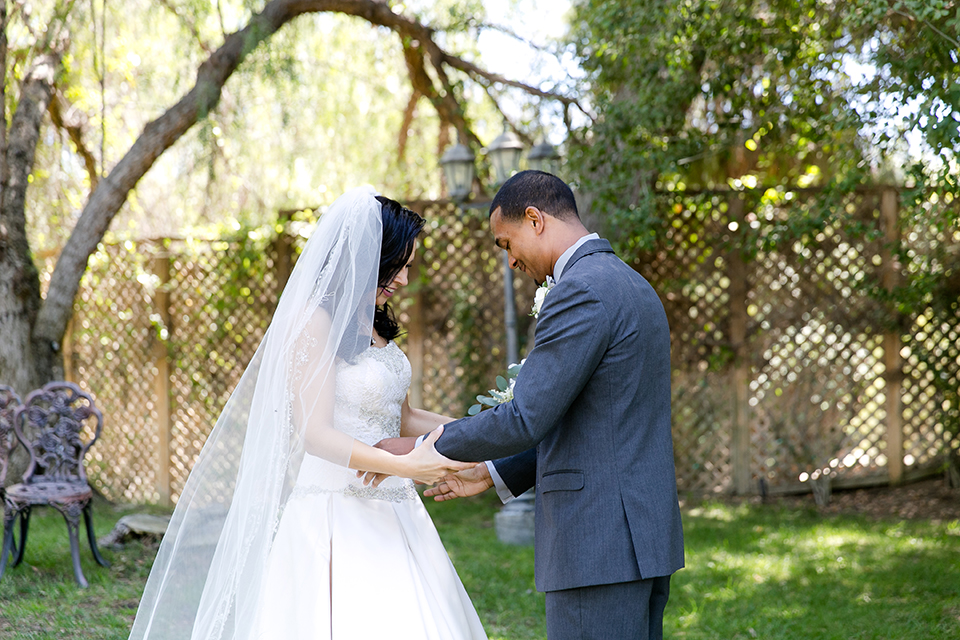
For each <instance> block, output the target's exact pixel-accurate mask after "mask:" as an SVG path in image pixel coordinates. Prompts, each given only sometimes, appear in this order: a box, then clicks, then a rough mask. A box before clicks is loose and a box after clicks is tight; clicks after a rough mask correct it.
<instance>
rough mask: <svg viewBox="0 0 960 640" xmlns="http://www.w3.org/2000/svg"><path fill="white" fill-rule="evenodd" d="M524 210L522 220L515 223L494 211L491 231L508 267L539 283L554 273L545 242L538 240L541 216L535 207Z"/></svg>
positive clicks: (541, 226)
mask: <svg viewBox="0 0 960 640" xmlns="http://www.w3.org/2000/svg"><path fill="white" fill-rule="evenodd" d="M527 210H528V213H527V214H526V215H524V217H523V218H521V219H520V220H517V221H514V220H506V219H504V218H503V216H502V215H501V211H500V209H499V208H497V209H496V210H495V211H494V212H493V213H492V214H491V215H490V230H491V231H493V240H494V242H495V243H496V244H497V246H498V247H500V248H501V249H504V250H506V252H507V257H508V258H509V264H510V268H511V269H520V271H522V272H524V273H525V274H527V275H528V276H530V277H531V278H533V279H534V281H536V282H537V284H540V283H542V282H543V281H544V280H546V278H547V276H548V275H550V274H551V272H552V271H553V264H551V263H550V258H549V255H548V252H547V250H546V249H547V247H546V243H544V242H541V241H540V240H541V237H540V232H541V231H542V230H543V224H542V217H541V216H542V215H543V214H541V213H540V212H539V211H537V210H536V209H535V208H534V207H528V208H527ZM531 210H533V211H531Z"/></svg>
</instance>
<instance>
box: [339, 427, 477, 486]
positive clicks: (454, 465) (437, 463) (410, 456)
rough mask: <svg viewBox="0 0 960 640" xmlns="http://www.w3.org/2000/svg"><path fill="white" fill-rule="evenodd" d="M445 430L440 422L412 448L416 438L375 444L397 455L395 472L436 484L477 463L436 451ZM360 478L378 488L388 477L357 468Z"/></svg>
mask: <svg viewBox="0 0 960 640" xmlns="http://www.w3.org/2000/svg"><path fill="white" fill-rule="evenodd" d="M442 433H443V426H442V425H441V426H439V427H437V428H436V429H434V430H433V431H431V432H430V433H429V434H427V437H426V438H424V440H423V443H422V444H421V446H419V447H417V448H415V449H414V448H413V447H414V444H415V442H416V439H415V438H388V439H386V440H382V441H381V442H379V443H378V444H377V445H375V446H376V447H377V448H378V449H383V450H385V451H388V452H390V453H393V454H394V455H397V456H398V460H397V462H398V465H397V473H395V474H394V475H398V476H401V477H405V478H411V479H412V480H414V481H415V482H418V483H420V484H434V483H436V482H439V481H440V480H442V479H443V478H444V477H446V476H448V475H450V474H454V473H457V472H458V471H463V470H465V469H469V468H471V467H473V466H474V463H473V462H458V461H456V460H451V459H449V458H447V457H445V456H443V455H441V454H440V453H438V452H437V449H436V448H435V447H434V443H435V442H436V441H437V439H438V438H439V437H440V434H442ZM357 477H362V478H363V483H364V484H365V485H367V484H373V486H375V487H376V486H379V485H380V483H381V482H383V480H384V479H386V478H387V477H388V476H387V474H382V473H372V472H368V473H363V472H362V471H358V472H357Z"/></svg>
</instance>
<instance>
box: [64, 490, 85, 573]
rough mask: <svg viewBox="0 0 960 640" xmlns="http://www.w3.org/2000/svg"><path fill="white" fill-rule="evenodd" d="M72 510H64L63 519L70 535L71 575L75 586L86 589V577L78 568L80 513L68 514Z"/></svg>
mask: <svg viewBox="0 0 960 640" xmlns="http://www.w3.org/2000/svg"><path fill="white" fill-rule="evenodd" d="M68 511H73V509H70V508H68V509H65V510H64V511H63V517H64V519H66V521H67V533H69V535H70V556H71V557H72V558H73V575H74V577H75V578H76V579H77V584H79V585H80V586H81V587H83V588H86V587H88V586H90V583H88V582H87V579H86V577H84V575H83V569H81V568H80V513H79V512H77V513H76V514H72V513H68Z"/></svg>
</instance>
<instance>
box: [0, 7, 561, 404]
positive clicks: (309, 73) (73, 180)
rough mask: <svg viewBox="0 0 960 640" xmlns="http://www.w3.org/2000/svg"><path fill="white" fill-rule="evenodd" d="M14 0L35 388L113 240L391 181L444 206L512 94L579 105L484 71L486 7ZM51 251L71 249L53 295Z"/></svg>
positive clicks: (24, 375) (10, 343)
mask: <svg viewBox="0 0 960 640" xmlns="http://www.w3.org/2000/svg"><path fill="white" fill-rule="evenodd" d="M8 5H9V6H8ZM2 6H3V9H4V11H6V10H7V9H8V8H9V11H8V12H5V13H3V15H2V16H0V25H2V35H3V38H2V40H0V57H2V60H0V61H2V62H3V64H2V65H0V67H2V68H3V69H4V72H5V82H4V89H5V94H4V96H3V99H2V100H0V103H2V104H3V105H4V109H5V111H4V113H5V114H6V113H10V114H11V117H10V118H9V126H8V127H5V128H3V134H4V138H3V139H2V140H0V156H2V158H3V177H2V180H0V199H2V206H0V223H2V224H0V229H2V233H0V281H2V283H3V284H2V286H4V287H7V288H8V289H9V290H6V289H5V290H4V291H2V292H0V293H4V294H8V295H0V322H3V323H5V326H4V330H5V337H6V339H5V340H4V341H3V343H2V344H0V378H2V379H5V380H7V381H10V382H12V383H13V384H14V386H15V387H17V388H19V389H21V390H24V391H25V390H27V389H29V388H32V387H34V386H37V385H38V384H39V383H41V382H43V381H44V380H47V379H50V378H51V377H57V374H58V371H59V367H60V355H59V349H60V342H61V341H62V337H63V334H64V331H65V329H66V326H67V322H68V321H69V318H70V315H71V311H72V305H73V300H74V297H75V295H76V292H77V288H78V285H79V282H80V278H81V277H82V275H83V272H84V270H85V268H86V264H87V261H88V259H89V256H90V255H91V254H92V253H93V252H94V251H95V250H96V247H97V245H98V244H99V243H100V242H101V241H102V240H103V239H104V237H105V235H106V234H107V233H108V230H112V231H113V232H114V233H117V234H120V235H128V236H132V237H143V236H148V237H149V236H157V235H175V234H181V233H184V232H186V231H188V230H189V229H190V228H192V227H196V226H197V225H202V224H206V223H216V222H222V221H225V220H229V221H238V220H241V221H245V222H269V221H271V220H272V219H275V217H276V215H277V210H278V209H283V208H286V207H303V206H319V205H322V204H325V203H326V202H329V201H331V200H332V199H333V198H334V197H335V196H336V195H337V194H338V193H340V192H341V191H343V190H344V189H345V188H346V187H348V186H353V185H355V184H357V183H358V182H368V181H371V180H374V181H377V182H378V183H379V184H378V185H377V186H378V187H379V188H381V189H382V190H383V191H384V192H388V193H390V194H391V195H393V196H395V197H399V198H401V199H411V198H416V197H420V196H423V195H438V194H439V191H440V185H439V177H438V174H439V172H438V171H437V166H436V158H437V157H438V156H439V154H440V153H441V152H442V150H443V148H444V147H445V146H447V145H448V144H449V143H450V142H451V140H454V139H456V138H460V139H462V140H463V141H465V142H467V143H468V144H470V145H471V146H473V147H474V148H475V149H477V150H479V148H480V147H481V146H482V143H481V136H482V137H483V138H484V139H491V138H492V137H493V135H495V133H498V132H499V131H500V127H501V124H502V122H503V121H504V116H503V115H502V114H500V113H499V111H498V108H497V105H496V102H495V101H493V100H492V99H490V97H489V96H490V95H492V93H493V92H494V91H503V90H510V89H514V90H518V91H521V92H524V93H526V94H529V95H531V96H534V97H535V98H536V99H542V100H556V101H558V102H560V103H561V104H565V105H567V104H573V103H575V98H574V97H571V96H568V95H561V94H559V93H556V92H552V91H550V90H549V88H548V89H541V88H539V87H535V86H530V85H528V84H526V83H524V82H523V81H522V79H514V78H505V77H502V76H499V75H497V74H495V73H491V72H489V71H487V70H486V69H484V68H483V66H482V63H481V62H480V61H479V60H478V56H477V52H476V38H477V34H478V33H479V31H480V30H482V29H484V28H486V22H485V19H484V16H483V10H482V3H480V2H479V1H478V0H442V1H441V2H434V3H428V2H418V1H412V2H407V3H405V4H401V3H399V2H386V1H383V0H311V1H302V0H268V1H251V0H219V1H218V2H216V3H209V2H197V1H195V0H157V1H150V0H131V1H129V2H127V1H125V2H123V3H117V2H112V1H110V0H91V2H87V3H84V2H77V0H44V1H41V2H34V3H28V2H23V1H16V2H13V3H12V4H10V3H7V2H3V3H2ZM267 40H269V41H270V42H269V43H268V44H264V43H265V41H267ZM14 89H16V90H14ZM48 114H49V118H48V117H47V115H48ZM5 121H6V119H5ZM491 132H492V133H493V135H488V133H491ZM118 218H119V219H118ZM41 247H42V248H45V249H50V250H52V251H54V252H56V253H57V255H58V257H57V263H56V268H55V269H54V270H53V273H52V274H51V277H50V280H49V284H48V286H47V291H46V295H45V296H41V293H40V291H41V286H40V281H39V274H38V272H37V269H36V267H35V265H34V264H33V252H34V251H35V250H36V249H38V248H41Z"/></svg>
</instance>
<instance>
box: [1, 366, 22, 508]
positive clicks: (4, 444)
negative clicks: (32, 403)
mask: <svg viewBox="0 0 960 640" xmlns="http://www.w3.org/2000/svg"><path fill="white" fill-rule="evenodd" d="M19 406H20V396H18V395H17V393H16V391H14V390H13V389H12V388H11V387H8V386H7V385H5V384H3V385H0V493H2V492H3V485H4V482H5V481H6V479H7V468H8V467H9V464H10V452H11V451H13V448H14V447H15V446H16V445H17V439H16V438H17V436H16V433H15V431H14V429H13V416H14V413H16V411H17V407H19Z"/></svg>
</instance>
